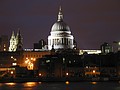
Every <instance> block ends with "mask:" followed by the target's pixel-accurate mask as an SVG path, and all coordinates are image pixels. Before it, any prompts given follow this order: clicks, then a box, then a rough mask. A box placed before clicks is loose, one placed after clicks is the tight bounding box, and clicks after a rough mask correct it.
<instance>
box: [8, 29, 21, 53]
mask: <svg viewBox="0 0 120 90" xmlns="http://www.w3.org/2000/svg"><path fill="white" fill-rule="evenodd" d="M22 46H23V43H22V37H21V33H20V30H19V31H18V33H17V35H16V36H15V34H14V31H13V32H12V36H11V38H10V45H9V50H8V51H10V52H15V51H22V50H23V47H22Z"/></svg>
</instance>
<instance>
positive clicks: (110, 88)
mask: <svg viewBox="0 0 120 90" xmlns="http://www.w3.org/2000/svg"><path fill="white" fill-rule="evenodd" d="M0 90H120V83H119V82H69V83H65V82H54V83H50V82H49V83H46V82H24V83H12V82H11V83H0Z"/></svg>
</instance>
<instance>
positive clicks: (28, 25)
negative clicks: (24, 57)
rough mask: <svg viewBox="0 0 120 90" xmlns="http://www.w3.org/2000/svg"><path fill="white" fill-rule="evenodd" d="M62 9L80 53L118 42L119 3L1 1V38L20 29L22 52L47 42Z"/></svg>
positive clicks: (96, 0) (105, 0) (119, 0)
mask: <svg viewBox="0 0 120 90" xmlns="http://www.w3.org/2000/svg"><path fill="white" fill-rule="evenodd" d="M60 5H61V6H62V10H63V14H64V21H65V22H66V23H67V24H68V25H69V26H70V28H71V32H72V34H73V35H74V37H75V40H76V42H77V44H78V48H80V49H99V48H100V45H101V44H103V43H104V42H108V43H110V44H112V43H113V41H120V0H61V1H60V0H0V35H8V36H9V39H10V36H11V33H12V31H13V30H14V31H15V33H16V32H17V29H18V28H20V29H21V34H22V36H23V43H24V48H33V43H35V42H38V41H39V40H40V39H44V40H45V41H47V37H48V35H49V33H50V31H51V27H52V25H53V24H54V23H55V22H56V20H57V14H58V8H59V6H60Z"/></svg>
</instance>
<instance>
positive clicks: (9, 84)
mask: <svg viewBox="0 0 120 90" xmlns="http://www.w3.org/2000/svg"><path fill="white" fill-rule="evenodd" d="M5 84H6V85H8V86H15V85H16V83H12V82H11V83H5Z"/></svg>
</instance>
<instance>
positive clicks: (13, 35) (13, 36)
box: [11, 31, 15, 39]
mask: <svg viewBox="0 0 120 90" xmlns="http://www.w3.org/2000/svg"><path fill="white" fill-rule="evenodd" d="M12 38H15V34H14V31H12V36H11V39H12Z"/></svg>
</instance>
